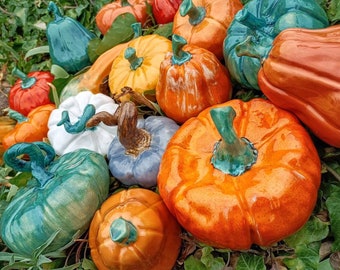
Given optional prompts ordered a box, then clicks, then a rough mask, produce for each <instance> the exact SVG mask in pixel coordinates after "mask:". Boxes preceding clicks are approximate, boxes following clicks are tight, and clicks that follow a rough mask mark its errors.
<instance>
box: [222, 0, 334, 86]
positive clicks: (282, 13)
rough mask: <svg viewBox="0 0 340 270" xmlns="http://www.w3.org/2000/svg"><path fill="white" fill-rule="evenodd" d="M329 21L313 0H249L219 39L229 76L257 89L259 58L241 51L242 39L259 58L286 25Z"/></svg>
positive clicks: (323, 24) (322, 24)
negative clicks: (221, 42) (254, 48)
mask: <svg viewBox="0 0 340 270" xmlns="http://www.w3.org/2000/svg"><path fill="white" fill-rule="evenodd" d="M328 25H329V22H328V17H327V14H326V12H325V10H324V9H323V8H322V7H321V6H320V5H319V3H318V1H316V0H284V1H282V0H252V1H249V2H248V3H247V4H245V5H244V7H243V8H242V9H241V10H240V11H239V12H237V14H236V15H235V17H234V19H233V21H232V22H231V24H230V26H229V29H228V31H227V35H226V36H225V39H224V42H223V53H224V62H225V65H226V66H227V68H228V70H229V72H230V75H231V78H232V79H233V80H234V81H235V82H236V83H238V84H240V85H241V86H243V87H247V88H252V89H259V86H258V83H257V73H258V71H259V69H260V67H261V61H260V60H259V59H257V58H254V57H251V56H250V55H249V52H247V50H246V52H244V50H243V48H242V47H243V43H244V42H245V43H247V42H248V41H250V42H252V43H254V47H257V50H258V51H261V58H262V57H265V56H266V54H267V53H268V51H269V50H270V47H271V45H272V42H273V39H274V38H275V37H276V36H277V35H278V34H279V33H280V32H281V31H282V30H284V29H287V28H294V27H299V28H309V29H317V28H324V27H327V26H328Z"/></svg>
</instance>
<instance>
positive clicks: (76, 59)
mask: <svg viewBox="0 0 340 270" xmlns="http://www.w3.org/2000/svg"><path fill="white" fill-rule="evenodd" d="M48 10H49V11H52V13H53V14H54V21H51V22H49V23H48V24H47V29H46V36H47V41H48V46H49V50H50V56H51V59H52V63H53V64H56V65H58V66H61V67H62V68H63V69H65V70H66V71H67V72H68V73H72V74H73V73H76V72H78V71H80V70H81V69H83V68H85V67H87V66H90V65H91V62H90V58H89V56H88V53H87V46H88V44H89V41H90V40H92V39H93V38H94V37H95V35H94V34H93V33H92V32H90V31H89V30H87V29H86V28H85V27H84V26H83V25H82V24H81V23H80V22H78V21H76V20H74V19H72V18H70V17H67V16H62V15H61V13H60V10H59V8H58V7H57V5H56V4H55V3H54V2H52V1H51V2H50V3H49V5H48Z"/></svg>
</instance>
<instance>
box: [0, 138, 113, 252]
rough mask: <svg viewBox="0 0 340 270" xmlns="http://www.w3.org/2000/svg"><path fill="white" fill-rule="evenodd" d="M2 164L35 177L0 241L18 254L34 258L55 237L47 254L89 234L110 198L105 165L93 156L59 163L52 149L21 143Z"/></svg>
mask: <svg viewBox="0 0 340 270" xmlns="http://www.w3.org/2000/svg"><path fill="white" fill-rule="evenodd" d="M21 155H28V157H29V161H25V160H22V159H20V158H19V156H21ZM4 161H5V163H6V164H7V165H8V166H10V167H12V168H13V169H14V170H15V171H19V172H31V173H32V178H31V179H30V180H29V181H28V183H27V186H25V187H22V188H20V189H19V190H18V191H17V193H16V194H15V196H14V197H13V198H12V200H11V201H10V202H9V204H8V206H7V207H6V208H5V210H4V212H3V213H2V215H1V223H0V225H1V226H0V232H1V239H2V240H3V241H4V243H5V244H6V246H8V247H9V249H10V250H11V251H12V252H14V253H18V254H21V255H26V256H32V254H33V253H34V252H35V251H36V249H37V248H38V247H41V246H42V245H43V244H45V243H46V242H47V240H49V239H50V238H51V236H52V235H54V236H55V237H54V239H53V241H52V242H51V244H50V245H49V246H48V247H47V248H46V250H44V252H46V253H48V252H53V251H57V250H58V249H61V248H62V247H64V246H65V245H66V244H68V243H70V242H71V241H72V239H73V237H77V235H78V236H80V235H81V234H82V233H84V232H85V231H86V230H87V229H88V228H89V226H90V222H91V220H92V217H93V215H94V213H95V212H96V210H97V209H98V208H99V207H100V205H101V204H102V202H103V201H104V200H105V199H106V198H107V196H108V192H109V184H110V176H109V171H108V168H107V164H106V160H105V158H104V157H103V156H102V155H100V154H98V153H95V152H93V151H90V150H87V149H80V150H77V151H74V152H71V153H68V154H65V155H63V156H60V157H58V158H56V157H55V152H54V150H53V148H52V147H51V146H50V145H49V144H46V143H43V142H35V143H17V144H15V145H13V146H12V147H10V148H9V149H8V150H7V151H6V152H5V154H4Z"/></svg>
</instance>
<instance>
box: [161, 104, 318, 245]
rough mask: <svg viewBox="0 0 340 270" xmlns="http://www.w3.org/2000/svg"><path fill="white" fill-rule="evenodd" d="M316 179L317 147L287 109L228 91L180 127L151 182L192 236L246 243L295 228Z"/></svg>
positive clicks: (314, 192) (306, 211) (265, 241)
mask: <svg viewBox="0 0 340 270" xmlns="http://www.w3.org/2000/svg"><path fill="white" fill-rule="evenodd" d="M235 115H236V116H235ZM320 180H321V166H320V159H319V156H318V152H317V150H316V148H315V146H314V144H313V141H312V140H311V138H310V136H309V134H308V133H307V131H306V130H305V129H304V127H303V126H302V125H301V124H300V122H299V120H298V119H297V118H296V117H295V116H294V115H293V114H291V113H289V112H287V111H285V110H282V109H280V108H279V107H276V106H275V105H273V104H272V103H271V102H269V101H266V100H264V99H260V98H256V99H252V100H251V101H249V102H243V101H241V100H237V99H233V100H231V101H228V102H226V103H223V104H219V105H215V106H213V107H211V108H208V109H206V110H204V111H203V112H202V113H200V114H199V115H198V116H197V117H193V118H191V119H189V120H188V121H186V122H185V123H184V124H183V125H182V126H181V127H180V129H179V130H178V131H177V132H176V133H175V135H174V136H173V137H172V138H171V139H170V141H169V143H168V145H167V148H166V150H165V152H164V154H163V158H162V161H161V166H160V169H159V174H158V188H159V192H160V195H161V197H162V198H163V200H164V202H165V204H166V205H167V207H168V209H169V210H170V212H171V213H172V214H173V215H174V216H175V217H176V218H177V220H178V222H179V223H180V224H181V225H182V226H183V228H184V229H186V230H187V231H188V232H190V233H191V234H192V235H193V236H195V237H196V238H197V239H198V240H199V241H201V242H203V243H205V244H207V245H210V246H214V247H218V248H229V249H234V250H245V249H249V248H250V247H251V245H252V244H257V245H260V246H270V245H272V244H273V243H275V242H277V241H279V240H282V239H284V238H285V237H287V236H289V235H291V234H293V233H295V232H296V231H297V230H298V229H300V228H301V227H302V226H303V225H304V224H305V223H306V222H307V220H308V219H309V217H310V215H311V213H312V211H313V209H314V206H315V203H316V199H317V196H318V188H319V185H320Z"/></svg>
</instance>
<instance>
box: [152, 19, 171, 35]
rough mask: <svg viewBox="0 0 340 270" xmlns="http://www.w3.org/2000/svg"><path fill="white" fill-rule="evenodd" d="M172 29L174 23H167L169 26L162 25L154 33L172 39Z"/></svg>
mask: <svg viewBox="0 0 340 270" xmlns="http://www.w3.org/2000/svg"><path fill="white" fill-rule="evenodd" d="M172 27H173V22H170V23H167V24H162V25H160V26H159V27H158V28H157V29H156V30H155V31H154V32H153V33H154V34H157V35H160V36H163V37H166V38H171V36H172Z"/></svg>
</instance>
